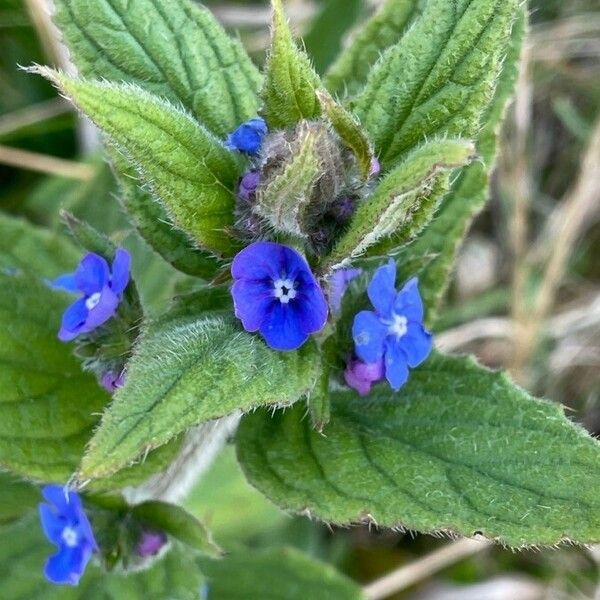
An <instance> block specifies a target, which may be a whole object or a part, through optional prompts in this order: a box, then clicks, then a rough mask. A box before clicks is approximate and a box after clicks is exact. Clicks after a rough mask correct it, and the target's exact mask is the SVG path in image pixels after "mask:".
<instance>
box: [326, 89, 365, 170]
mask: <svg viewBox="0 0 600 600" xmlns="http://www.w3.org/2000/svg"><path fill="white" fill-rule="evenodd" d="M317 97H318V98H319V102H320V103H321V108H322V109H323V112H324V113H325V114H326V115H327V118H328V119H329V121H330V122H331V124H332V126H333V128H334V129H335V131H336V133H337V134H338V135H339V136H340V138H341V140H342V142H343V143H344V144H345V145H346V146H347V147H348V148H350V150H352V152H354V154H355V156H356V159H357V161H358V166H359V169H360V172H361V175H362V176H363V178H364V179H365V180H366V179H368V178H369V175H370V174H371V169H372V168H373V149H372V148H371V143H370V142H369V138H367V136H366V134H365V132H364V131H363V130H362V128H361V126H360V124H359V123H357V122H356V119H355V118H354V116H353V115H352V114H351V113H349V112H348V111H347V110H346V109H345V108H344V107H343V106H342V105H341V104H338V103H337V102H336V101H335V100H334V99H333V98H332V97H331V96H330V95H329V94H328V93H327V92H326V91H325V90H320V91H318V92H317Z"/></svg>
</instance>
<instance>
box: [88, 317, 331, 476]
mask: <svg viewBox="0 0 600 600" xmlns="http://www.w3.org/2000/svg"><path fill="white" fill-rule="evenodd" d="M318 369H319V356H318V352H317V351H316V348H315V345H314V344H313V343H309V344H306V345H305V346H304V347H303V348H302V349H301V350H300V351H298V352H292V353H278V352H274V351H272V350H270V349H268V348H267V346H266V345H265V344H264V343H263V342H262V340H260V339H259V338H258V337H257V336H255V335H251V334H248V333H246V332H243V331H241V330H240V328H239V324H238V323H237V321H235V320H233V319H232V318H221V317H214V316H205V317H202V318H198V317H196V318H193V317H192V318H190V317H184V318H181V317H180V316H176V317H175V318H171V317H170V316H169V315H167V316H165V317H164V318H163V319H161V320H159V321H157V322H156V323H154V324H153V325H150V326H149V327H148V329H147V330H146V331H145V333H143V334H142V338H141V340H140V341H139V343H138V345H137V348H136V350H135V352H134V355H133V357H132V358H131V360H130V362H129V363H128V366H127V381H126V383H125V386H124V387H123V388H121V389H120V390H119V391H118V392H117V393H116V394H115V397H114V400H113V402H112V404H111V405H110V407H109V409H108V411H106V412H105V414H104V416H103V419H102V423H101V425H100V427H99V428H98V430H97V431H96V434H95V435H94V437H93V439H92V441H91V442H90V444H89V447H88V452H87V454H86V456H85V457H84V459H83V461H82V463H81V467H80V472H79V478H80V479H88V478H92V479H94V478H97V477H104V476H106V475H109V474H111V473H114V472H115V471H117V470H119V469H121V468H123V467H124V466H126V465H128V464H129V463H130V462H131V461H133V460H135V459H137V458H138V457H139V456H140V455H142V454H143V453H144V452H145V451H147V450H148V449H150V448H155V447H157V446H160V445H161V444H164V443H166V442H168V441H169V440H170V439H171V438H173V437H174V436H175V435H177V434H179V433H181V432H182V431H185V430H186V429H188V428H189V427H193V426H194V425H199V424H201V423H205V422H207V421H209V420H212V419H216V418H219V417H222V416H225V415H228V414H230V413H232V412H235V411H237V410H242V411H247V410H251V409H253V408H256V407H257V406H265V405H285V404H290V403H292V402H295V401H296V400H298V399H299V398H300V397H301V396H302V395H304V394H305V393H307V392H308V391H309V390H310V389H311V388H312V386H313V385H314V382H315V379H316V377H317V373H318Z"/></svg>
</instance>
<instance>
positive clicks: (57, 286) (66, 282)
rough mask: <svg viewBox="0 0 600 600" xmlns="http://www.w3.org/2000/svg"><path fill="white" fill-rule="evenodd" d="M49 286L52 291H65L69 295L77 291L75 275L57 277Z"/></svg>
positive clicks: (66, 274) (68, 274)
mask: <svg viewBox="0 0 600 600" xmlns="http://www.w3.org/2000/svg"><path fill="white" fill-rule="evenodd" d="M49 285H50V287H51V288H52V289H54V290H66V291H67V292H71V293H76V292H78V291H79V290H78V288H77V281H76V280H75V273H65V274H64V275H59V276H58V277H57V278H56V279H53V280H52V281H50V282H49Z"/></svg>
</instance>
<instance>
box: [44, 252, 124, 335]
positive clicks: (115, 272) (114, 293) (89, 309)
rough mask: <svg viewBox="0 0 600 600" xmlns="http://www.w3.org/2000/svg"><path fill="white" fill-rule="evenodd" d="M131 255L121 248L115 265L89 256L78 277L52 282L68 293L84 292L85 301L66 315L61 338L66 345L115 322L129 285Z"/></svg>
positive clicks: (77, 274) (94, 256)
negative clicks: (123, 295)
mask: <svg viewBox="0 0 600 600" xmlns="http://www.w3.org/2000/svg"><path fill="white" fill-rule="evenodd" d="M130 268H131V255H130V254H129V252H127V250H124V249H123V248H118V249H117V252H116V255H115V260H114V261H113V264H112V272H111V269H110V268H109V266H108V263H107V262H106V261H105V260H104V259H103V258H102V257H101V256H98V255H97V254H94V253H93V252H91V253H89V254H86V255H85V256H84V257H83V259H82V260H81V262H80V263H79V267H77V271H75V273H68V274H66V275H61V276H60V277H58V278H56V279H55V280H54V281H52V282H50V285H51V287H53V288H55V289H63V290H67V291H68V292H73V293H77V292H80V293H81V294H82V297H81V298H80V299H79V300H77V301H76V302H74V303H73V304H71V306H69V308H67V310H66V311H65V313H64V315H63V319H62V325H61V328H60V331H59V333H58V338H59V339H60V340H61V341H63V342H68V341H70V340H73V339H75V338H76V337H77V336H78V335H81V334H82V333H89V332H90V331H93V330H94V329H96V328H97V327H100V325H103V324H104V323H106V321H108V320H109V319H111V318H112V317H113V316H114V315H115V313H116V312H117V307H118V306H119V302H120V301H121V299H120V295H121V294H122V293H123V291H124V290H125V288H126V287H127V284H128V283H129V271H130Z"/></svg>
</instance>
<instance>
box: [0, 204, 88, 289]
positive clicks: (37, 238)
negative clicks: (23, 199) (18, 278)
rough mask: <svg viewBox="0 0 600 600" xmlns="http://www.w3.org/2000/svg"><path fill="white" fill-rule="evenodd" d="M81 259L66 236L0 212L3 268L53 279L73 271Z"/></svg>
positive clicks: (0, 243)
mask: <svg viewBox="0 0 600 600" xmlns="http://www.w3.org/2000/svg"><path fill="white" fill-rule="evenodd" d="M79 258H80V252H79V250H78V249H77V248H76V246H75V245H74V244H72V243H71V242H70V241H69V240H68V239H67V238H65V236H63V235H60V234H58V233H56V232H52V231H49V230H46V229H43V228H41V227H35V226H34V225H31V224H30V223H27V221H24V220H22V219H19V218H17V217H9V216H8V215H6V214H3V213H0V270H1V269H8V271H9V272H12V270H17V271H22V272H25V273H28V274H30V275H33V276H36V277H46V278H53V277H56V276H57V275H61V274H62V273H66V272H69V271H73V266H74V265H76V264H77V262H78V261H79Z"/></svg>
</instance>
